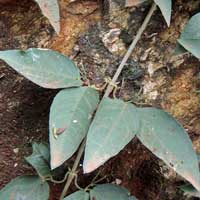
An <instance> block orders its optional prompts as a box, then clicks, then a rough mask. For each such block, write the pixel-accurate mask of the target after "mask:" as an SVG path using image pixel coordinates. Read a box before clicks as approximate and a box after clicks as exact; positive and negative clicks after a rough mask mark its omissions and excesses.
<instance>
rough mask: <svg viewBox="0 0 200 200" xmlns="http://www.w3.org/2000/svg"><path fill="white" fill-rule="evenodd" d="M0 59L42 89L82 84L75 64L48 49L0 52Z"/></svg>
mask: <svg viewBox="0 0 200 200" xmlns="http://www.w3.org/2000/svg"><path fill="white" fill-rule="evenodd" d="M0 59H2V60H4V61H5V62H6V63H7V64H9V65H10V66H11V67H12V68H13V69H15V70H16V71H17V72H19V73H20V74H22V75H23V76H25V77H26V78H28V79H29V80H31V81H32V82H34V83H36V84H38V85H39V86H42V87H44V88H51V89H56V88H67V87H74V86H80V85H81V84H82V82H81V80H80V74H79V69H78V68H77V67H76V66H75V64H74V63H73V62H72V61H71V60H69V59H68V58H67V57H65V56H64V55H62V54H60V53H58V52H55V51H52V50H49V49H36V48H32V49H28V50H27V51H22V50H8V51H0Z"/></svg>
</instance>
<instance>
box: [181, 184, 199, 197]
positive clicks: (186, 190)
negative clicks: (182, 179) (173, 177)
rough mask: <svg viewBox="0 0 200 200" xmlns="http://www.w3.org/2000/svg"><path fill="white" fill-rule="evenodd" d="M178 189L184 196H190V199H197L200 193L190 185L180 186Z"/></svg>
mask: <svg viewBox="0 0 200 200" xmlns="http://www.w3.org/2000/svg"><path fill="white" fill-rule="evenodd" d="M180 189H181V190H182V191H183V192H184V194H185V195H187V196H190V197H199V198H200V193H199V191H198V190H196V189H195V188H194V187H193V186H192V185H190V184H187V185H182V186H181V187H180Z"/></svg>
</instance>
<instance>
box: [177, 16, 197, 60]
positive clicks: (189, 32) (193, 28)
mask: <svg viewBox="0 0 200 200" xmlns="http://www.w3.org/2000/svg"><path fill="white" fill-rule="evenodd" d="M178 42H179V44H180V45H181V46H182V47H184V48H185V49H186V50H188V51H189V52H191V53H192V54H193V55H194V56H196V57H197V58H199V59H200V48H199V47H200V13H197V14H196V15H194V16H193V17H192V18H191V19H190V20H189V22H188V24H187V25H186V27H185V29H184V30H183V32H182V34H181V36H180V38H179V39H178Z"/></svg>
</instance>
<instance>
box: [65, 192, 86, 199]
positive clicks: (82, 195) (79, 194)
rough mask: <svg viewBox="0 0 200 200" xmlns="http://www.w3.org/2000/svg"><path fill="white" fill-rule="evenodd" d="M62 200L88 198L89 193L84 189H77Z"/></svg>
mask: <svg viewBox="0 0 200 200" xmlns="http://www.w3.org/2000/svg"><path fill="white" fill-rule="evenodd" d="M64 200H89V194H88V193H87V192H85V191H78V192H75V193H73V194H71V195H69V196H67V197H66V198H64Z"/></svg>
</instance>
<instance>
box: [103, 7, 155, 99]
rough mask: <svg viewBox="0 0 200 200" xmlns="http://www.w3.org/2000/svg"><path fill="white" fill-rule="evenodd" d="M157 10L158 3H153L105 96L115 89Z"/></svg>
mask: <svg viewBox="0 0 200 200" xmlns="http://www.w3.org/2000/svg"><path fill="white" fill-rule="evenodd" d="M155 10H156V4H155V3H153V5H152V6H151V9H150V10H149V13H148V14H147V16H146V18H145V20H144V22H143V24H142V26H141V27H140V29H139V30H138V32H137V35H136V37H135V38H134V40H133V42H132V44H131V45H130V47H129V49H128V51H127V53H126V54H125V56H124V58H123V59H122V62H121V64H120V65H119V67H118V68H117V71H116V73H115V75H114V76H113V79H112V81H111V83H110V84H109V85H108V87H107V89H106V92H105V94H104V97H108V96H109V95H110V93H111V92H112V90H113V84H114V83H115V82H116V81H117V79H118V77H119V75H120V73H121V72H122V69H123V68H124V66H125V64H126V62H127V60H128V59H129V57H130V56H131V54H132V52H133V50H134V48H135V46H136V44H137V42H138V41H139V39H140V38H141V35H142V33H143V32H144V30H145V28H146V27H147V25H148V23H149V21H150V19H151V16H152V15H153V13H154V11H155Z"/></svg>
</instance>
